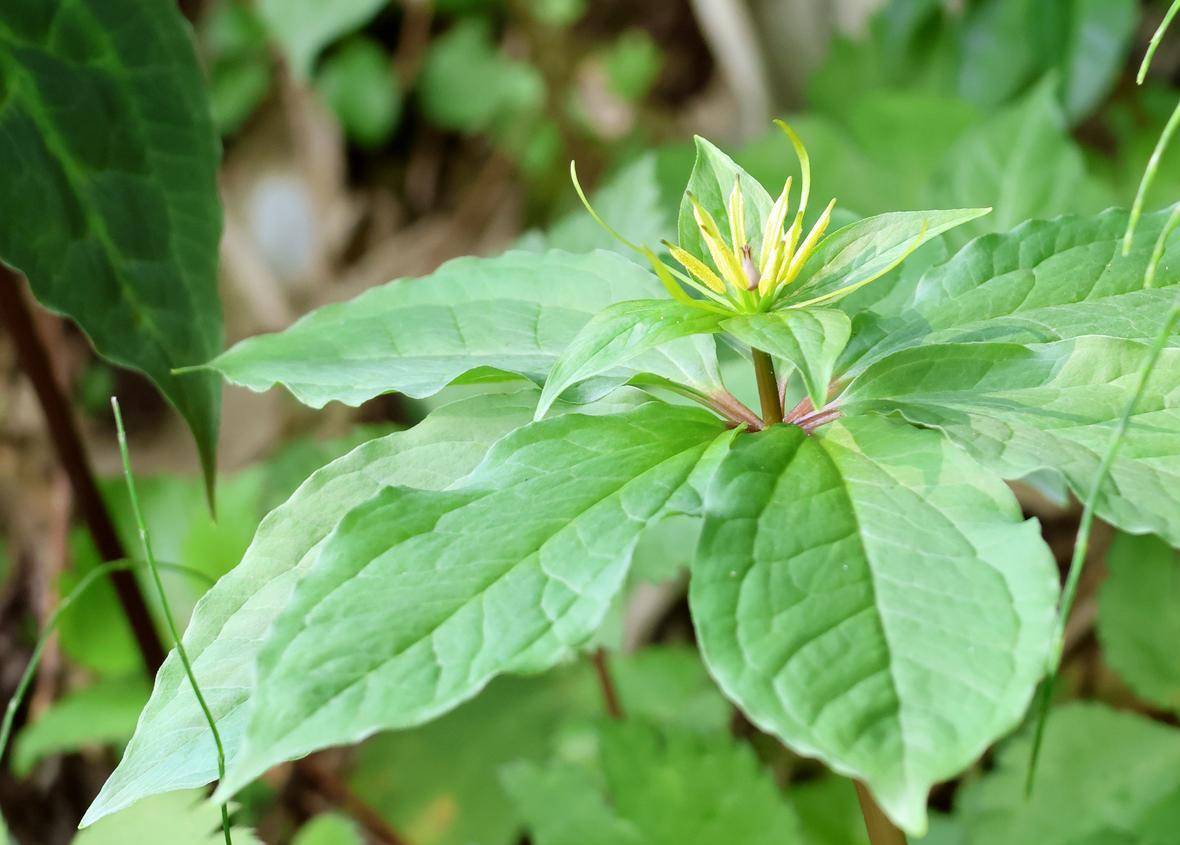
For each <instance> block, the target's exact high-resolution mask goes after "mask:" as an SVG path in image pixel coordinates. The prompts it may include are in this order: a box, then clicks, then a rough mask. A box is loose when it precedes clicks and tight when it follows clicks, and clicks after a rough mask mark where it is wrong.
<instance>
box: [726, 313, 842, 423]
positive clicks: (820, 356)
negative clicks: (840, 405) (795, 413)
mask: <svg viewBox="0 0 1180 845" xmlns="http://www.w3.org/2000/svg"><path fill="white" fill-rule="evenodd" d="M721 327H722V328H723V329H724V330H725V331H727V332H729V333H730V334H732V335H733V336H734V337H735V338H737V339H738V340H740V341H741V342H742V343H745V344H748V345H749V346H750V347H752V348H754V349H761V350H762V351H763V352H769V353H770V354H771V355H773V356H775V357H776V358H781V359H782V360H784V361H786V362H787V363H788V364H790V365H791V366H792V367H794V368H795V369H796V370H798V371H799V375H800V377H802V379H803V385H804V387H806V388H807V395H808V396H810V397H811V402H812V404H813V405H814V406H815V407H816V408H822V407H823V406H824V405H826V404H827V400H828V384H829V382H831V380H832V370H833V368H834V367H835V365H836V359H837V358H839V357H840V353H841V352H843V351H844V346H845V345H846V344H847V343H848V337H849V335H850V334H851V332H852V321H851V320H849V319H848V316H847V315H846V314H844V312H842V311H836V310H834V309H831V308H809V309H800V310H794V309H790V310H787V311H773V312H770V313H766V314H750V315H743V316H741V317H733V318H731V319H729V320H726V321H725V322H724V323H722V325H721ZM784 375H786V374H785V373H779V376H780V377H781V376H784Z"/></svg>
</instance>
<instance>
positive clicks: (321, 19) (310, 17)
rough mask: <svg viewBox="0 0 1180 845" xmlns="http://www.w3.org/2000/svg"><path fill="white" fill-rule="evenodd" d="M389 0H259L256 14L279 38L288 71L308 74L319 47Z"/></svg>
mask: <svg viewBox="0 0 1180 845" xmlns="http://www.w3.org/2000/svg"><path fill="white" fill-rule="evenodd" d="M388 2H389V0H332V2H331V3H325V2H322V0H259V3H258V14H259V16H260V17H261V18H262V20H263V22H264V23H265V24H266V26H267V29H269V30H270V33H271V36H272V37H273V38H274V39H275V40H276V41H278V43H279V46H280V47H281V48H282V50H283V54H284V55H285V56H286V59H287V63H288V64H289V66H290V68H291V72H292V73H293V74H294V75H295V76H296V77H297V78H299V79H307V78H308V77H309V76H310V75H311V69H312V65H313V64H314V63H315V59H316V56H318V55H319V53H320V50H322V49H323V48H324V47H326V46H327V45H328V44H330V43H331V42H332V41H334V40H336V39H337V38H339V37H340V36H341V35H346V34H347V33H349V32H351V31H353V30H355V29H358V28H359V27H361V26H362V25H364V23H365V22H366V21H368V20H369V19H370V18H372V17H373V16H374V15H375V14H377V12H378V11H380V10H381V7H383V6H385V5H386V3H388Z"/></svg>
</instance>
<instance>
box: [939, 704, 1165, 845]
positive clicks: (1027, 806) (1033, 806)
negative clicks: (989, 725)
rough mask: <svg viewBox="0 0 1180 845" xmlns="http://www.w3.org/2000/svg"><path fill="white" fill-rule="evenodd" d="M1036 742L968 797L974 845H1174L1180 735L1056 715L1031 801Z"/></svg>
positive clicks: (1111, 715)
mask: <svg viewBox="0 0 1180 845" xmlns="http://www.w3.org/2000/svg"><path fill="white" fill-rule="evenodd" d="M1030 743H1031V736H1029V735H1027V734H1026V735H1024V736H1021V737H1020V738H1019V739H1016V740H1014V741H1012V742H1010V743H1008V744H1007V745H1005V746H1004V748H1003V749H1002V750H1001V752H1000V754H999V758H998V760H997V765H996V767H995V769H994V770H993V771H992V772H991V773H989V774H988V775H987V776H985V777H984V778H982V779H981V780H979V781H977V782H975V783H971V784H969V785H968V786H967V788H966V790H965V791H964V792H963V794H962V795H961V798H960V800H959V806H958V808H957V809H958V815H959V816H960V817H961V818H962V819H963V821H964V822H965V826H966V828H967V836H966V842H967V843H968V845H991V843H997V842H1002V843H1004V845H1077V843H1087V845H1132V843H1135V845H1167V843H1170V842H1175V841H1176V839H1175V836H1176V828H1175V826H1174V824H1173V825H1172V826H1170V827H1168V828H1161V827H1160V826H1159V818H1160V816H1161V815H1164V814H1166V813H1168V812H1169V811H1170V812H1171V814H1172V818H1173V819H1175V818H1176V812H1177V810H1180V731H1178V730H1176V729H1175V728H1172V727H1168V726H1167V725H1161V724H1159V723H1158V722H1152V721H1150V720H1149V719H1146V718H1144V717H1142V716H1137V715H1134V714H1131V713H1118V712H1116V711H1114V710H1110V709H1108V708H1106V707H1103V706H1101V705H1097V704H1080V703H1075V704H1070V705H1067V706H1065V707H1060V708H1058V709H1056V710H1054V711H1052V713H1051V714H1050V716H1049V721H1048V724H1047V725H1046V728H1045V738H1044V745H1043V746H1042V751H1041V758H1040V764H1039V766H1038V771H1037V780H1036V787H1035V789H1034V790H1033V793H1032V797H1031V799H1030V798H1028V797H1027V796H1026V795H1025V788H1024V787H1025V778H1026V775H1027V773H1028V758H1029V753H1030V747H1029V746H1030Z"/></svg>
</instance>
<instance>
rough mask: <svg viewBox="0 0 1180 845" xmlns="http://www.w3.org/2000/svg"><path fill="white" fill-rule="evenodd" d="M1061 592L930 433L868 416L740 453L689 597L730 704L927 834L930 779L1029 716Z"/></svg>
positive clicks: (708, 522) (1023, 532)
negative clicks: (852, 781) (859, 784)
mask: <svg viewBox="0 0 1180 845" xmlns="http://www.w3.org/2000/svg"><path fill="white" fill-rule="evenodd" d="M1056 596H1057V581H1056V569H1055V566H1054V563H1053V559H1052V557H1051V555H1050V554H1049V550H1048V547H1047V546H1046V545H1045V544H1044V542H1043V541H1042V540H1041V538H1040V534H1039V531H1038V526H1037V525H1036V523H1035V522H1032V521H1029V522H1025V521H1024V520H1023V517H1022V516H1021V513H1020V508H1019V506H1018V505H1017V502H1016V499H1015V498H1014V497H1013V495H1012V494H1011V492H1010V491H1009V490H1008V489H1007V487H1006V486H1005V485H1004V484H1003V483H1001V482H1000V481H999V480H998V479H996V478H995V477H994V476H991V475H990V474H989V473H987V472H986V471H985V470H984V469H983V468H982V467H980V466H979V465H978V464H976V463H975V462H974V461H973V460H971V459H970V458H969V457H968V456H967V455H966V454H964V453H963V452H961V451H959V450H958V449H956V448H954V447H953V446H951V445H950V444H948V443H947V442H946V440H945V439H943V438H942V437H940V436H939V435H938V434H937V433H935V432H930V431H921V430H918V429H913V428H910V427H908V426H906V425H904V424H902V423H899V422H895V421H891V420H887V419H882V418H876V417H871V416H868V417H859V418H851V419H848V420H845V421H842V422H838V423H834V424H832V425H829V426H824V427H821V428H820V429H818V431H817V432H816V433H815V435H813V436H808V435H806V434H804V433H803V431H802V430H801V429H799V428H796V427H794V426H775V427H772V428H770V429H768V430H767V431H765V432H762V433H760V434H758V435H751V436H746V437H741V438H739V439H738V440H737V441H736V442H735V444H734V446H733V447H732V449H731V451H730V452H729V454H728V456H727V457H726V459H725V461H724V462H723V463H722V465H721V468H720V469H719V470H718V472H717V475H716V477H715V479H714V483H713V486H712V488H711V489H710V491H709V494H708V496H707V500H706V517H705V527H704V531H703V532H702V535H701V543H700V546H699V548H698V551H697V559H696V562H695V563H694V565H693V570H692V583H691V589H690V594H689V600H690V605H691V608H692V613H693V619H694V621H695V623H696V628H697V634H698V640H699V642H700V645H701V648H702V651H703V653H704V656H705V661H706V663H707V664H708V665H709V667H710V670H711V671H712V673H713V675H714V677H716V678H717V680H718V683H720V685H721V687H722V690H723V691H724V692H725V693H726V695H728V696H729V697H730V698H731V699H732V700H734V701H735V702H736V703H737V704H738V705H739V706H740V707H741V708H742V710H743V712H744V713H746V714H747V715H748V716H749V717H750V719H751V720H752V721H753V722H754V723H755V724H756V725H758V726H759V727H761V728H762V729H763V730H766V731H768V732H771V733H773V734H775V735H776V736H778V737H779V738H780V739H782V740H783V741H784V742H786V743H787V744H788V745H789V746H790V747H791V748H792V749H794V750H796V751H798V752H799V753H802V754H806V755H808V756H814V757H818V758H820V759H821V760H823V761H824V762H825V763H826V764H827V765H828V766H829V767H830V768H832V769H833V770H835V771H836V772H838V773H841V774H845V775H848V776H852V777H856V778H859V779H861V780H863V781H864V782H865V783H866V784H868V786H869V787H870V788H871V789H872V791H873V793H874V794H875V795H876V797H877V800H878V801H879V802H880V804H881V806H882V807H883V808H884V809H885V811H886V812H887V813H889V814H890V815H891V816H892V817H893V819H894V820H895V821H896V822H897V823H898V824H899V825H900V826H902V827H903V828H905V829H906V830H907V831H908V832H910V833H911V834H913V835H921V834H922V833H923V832H924V831H925V829H926V795H927V792H928V790H929V789H930V786H931V785H932V784H933V783H936V782H938V781H941V780H945V779H947V778H949V777H952V776H953V775H955V774H957V773H958V772H960V771H961V770H962V769H963V768H965V767H966V766H968V765H969V764H970V763H971V762H972V761H973V760H975V759H976V758H977V757H978V756H979V755H980V754H981V753H982V752H983V751H984V749H985V748H986V747H987V746H988V745H989V744H990V743H991V742H993V741H994V740H995V739H996V738H997V737H999V736H1001V735H1002V734H1004V733H1005V732H1006V731H1008V730H1010V729H1011V728H1012V727H1013V726H1014V725H1015V724H1016V723H1017V722H1018V720H1019V719H1020V718H1021V716H1022V715H1023V713H1024V710H1025V708H1026V706H1027V705H1028V702H1029V699H1030V697H1031V695H1032V692H1033V689H1034V687H1035V685H1036V682H1037V680H1038V679H1039V678H1040V676H1041V673H1042V671H1043V669H1044V661H1045V659H1046V656H1047V651H1048V637H1049V634H1050V631H1051V628H1052V623H1053V614H1054V607H1055V602H1056Z"/></svg>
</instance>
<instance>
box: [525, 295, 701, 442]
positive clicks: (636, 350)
mask: <svg viewBox="0 0 1180 845" xmlns="http://www.w3.org/2000/svg"><path fill="white" fill-rule="evenodd" d="M723 318H724V315H719V314H717V313H715V312H712V311H703V310H701V309H700V308H694V307H693V306H691V305H686V304H685V303H683V302H678V301H676V300H673V299H667V298H665V299H633V300H630V301H628V302H618V303H615V304H614V305H610V306H607V307H606V308H604V309H603V310H602V311H599V312H598V313H597V314H595V315H594V316H593V317H591V318H590V322H588V323H587V324H586V325H585V326H583V327H582V330H581V331H580V332H578V334H577V335H576V336H575V337H574V339H573V340H572V341H570V344H569V346H567V347H566V349H565V351H564V352H563V353H562V354H561V356H560V357H559V358H558V359H557V363H556V364H554V365H553V369H552V370H550V372H549V378H548V379H546V380H545V389H544V390H542V391H541V401H540V403H539V404H538V405H537V419H540V418H541V417H543V416H545V413H546V411H548V410H549V406H550V405H552V404H553V403H554V402H555V401H556V400H557V398H558V397H559V396H561V394H562V393H563V392H564V391H565V389H566V388H568V387H570V386H571V385H574V384H577V383H578V382H581V381H585V380H586V379H589V378H593V377H594V376H597V375H600V374H601V373H605V372H608V371H610V370H613V369H615V368H616V367H619V366H622V365H623V364H626V363H628V362H630V361H632V360H633V359H635V358H637V357H639V356H640V355H642V354H643V353H645V352H649V351H652V350H658V349H659V348H660V347H662V346H664V345H665V344H668V343H671V342H672V341H675V340H681V339H684V338H688V337H691V336H693V335H700V334H711V333H713V332H716V331H717V330H718V327H719V324H720V322H721V320H722V319H723ZM691 342H692V344H693V346H694V347H695V348H697V349H699V350H700V355H699V362H694V365H693V366H692V367H690V368H686V369H685V370H683V372H682V373H681V375H680V377H679V378H677V379H675V381H678V382H682V383H687V384H689V385H692V386H694V387H705V388H708V387H711V386H720V384H721V375H720V373H719V372H718V370H717V368H716V357H715V356H716V354H717V353H716V347H715V345H714V342H713V340H712V338H694V340H693V341H691ZM668 363H669V364H671V365H675V364H676V363H677V358H676V357H673V356H668ZM702 364H703V365H704V366H702ZM663 369H664V372H665V373H668V372H671V371H670V369H669V368H663Z"/></svg>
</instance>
